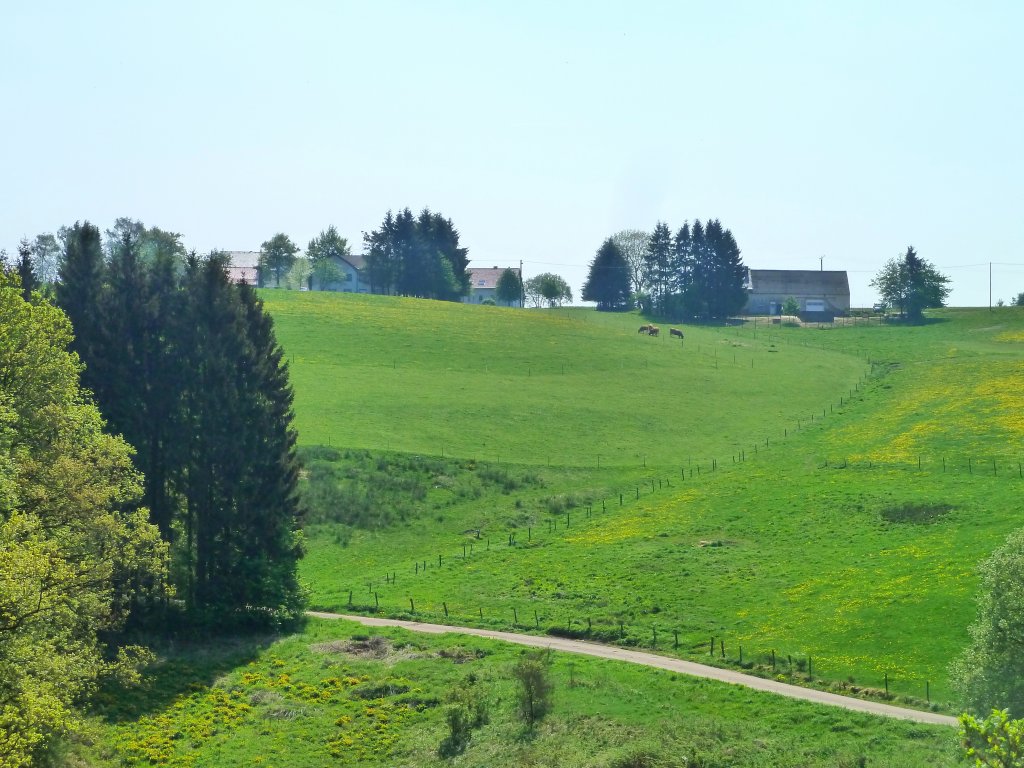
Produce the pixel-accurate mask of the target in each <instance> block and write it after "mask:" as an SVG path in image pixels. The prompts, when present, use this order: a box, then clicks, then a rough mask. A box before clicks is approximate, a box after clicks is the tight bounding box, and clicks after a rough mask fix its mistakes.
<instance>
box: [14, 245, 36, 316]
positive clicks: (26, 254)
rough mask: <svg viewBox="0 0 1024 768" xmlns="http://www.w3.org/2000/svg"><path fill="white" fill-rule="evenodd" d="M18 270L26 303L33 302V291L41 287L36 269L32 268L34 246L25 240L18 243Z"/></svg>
mask: <svg viewBox="0 0 1024 768" xmlns="http://www.w3.org/2000/svg"><path fill="white" fill-rule="evenodd" d="M16 269H17V272H18V277H20V278H21V295H22V296H23V297H24V299H25V301H31V300H32V291H34V290H36V289H37V288H38V287H39V280H38V279H37V278H36V272H35V268H34V267H33V266H32V244H31V243H30V242H29V241H28V240H26V239H24V238H23V239H22V241H21V242H20V243H18V262H17V264H16Z"/></svg>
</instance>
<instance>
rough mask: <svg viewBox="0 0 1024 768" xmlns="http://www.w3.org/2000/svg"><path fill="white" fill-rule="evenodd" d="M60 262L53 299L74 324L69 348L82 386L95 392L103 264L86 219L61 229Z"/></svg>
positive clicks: (95, 235)
mask: <svg viewBox="0 0 1024 768" xmlns="http://www.w3.org/2000/svg"><path fill="white" fill-rule="evenodd" d="M64 234H65V238H64V240H65V244H64V262H63V263H62V264H61V267H60V275H59V278H60V279H59V280H58V282H57V303H58V304H59V305H60V307H61V309H63V310H64V312H65V313H66V314H67V316H68V318H69V319H70V320H71V324H72V325H73V326H74V328H75V336H74V340H73V341H72V342H71V349H72V351H74V352H77V353H78V356H79V358H81V360H82V361H83V362H84V363H85V370H84V371H83V372H82V386H83V387H85V388H86V389H88V390H90V391H92V392H95V391H96V389H97V387H102V386H103V381H104V372H103V371H102V367H103V359H104V355H103V354H102V352H103V350H104V349H105V343H104V339H103V320H102V317H101V316H100V311H101V310H100V307H101V306H102V303H103V296H102V294H103V292H104V290H105V289H104V279H105V264H104V261H103V245H102V242H101V240H100V231H99V229H98V228H97V227H95V226H93V225H92V224H90V223H89V222H88V221H86V222H83V223H78V222H76V223H75V225H74V226H73V227H71V228H70V229H68V230H66V231H65V233H64Z"/></svg>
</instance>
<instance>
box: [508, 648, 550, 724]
mask: <svg viewBox="0 0 1024 768" xmlns="http://www.w3.org/2000/svg"><path fill="white" fill-rule="evenodd" d="M550 670H551V654H550V652H549V651H526V652H524V653H523V655H522V656H520V657H519V661H518V662H516V665H515V666H514V667H513V668H512V675H513V677H515V679H516V683H517V684H518V686H519V690H518V698H519V715H520V716H521V717H522V718H523V720H524V721H525V722H526V724H527V725H529V726H531V727H532V726H533V725H534V724H535V723H536V722H537V721H538V720H540V719H541V718H543V717H544V715H546V714H547V713H548V712H550V711H551V692H552V685H551V675H550Z"/></svg>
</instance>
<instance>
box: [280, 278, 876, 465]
mask: <svg viewBox="0 0 1024 768" xmlns="http://www.w3.org/2000/svg"><path fill="white" fill-rule="evenodd" d="M264 297H265V301H266V302H267V308H268V309H269V310H270V311H271V313H272V314H273V316H274V319H275V323H276V330H277V334H278V338H279V339H280V341H281V343H282V344H283V345H284V347H285V349H286V351H287V352H288V355H289V358H290V360H291V361H292V381H293V383H294V386H295V392H296V405H295V411H296V425H297V427H298V430H299V434H300V440H301V441H302V443H303V444H306V445H316V444H320V445H329V444H331V445H340V446H345V447H352V448H374V449H384V450H392V451H404V452H409V453H423V454H426V455H431V456H434V455H437V456H440V455H449V456H459V457H463V458H475V459H478V460H480V461H490V462H514V463H520V464H526V465H538V464H542V465H546V464H548V463H551V464H553V465H560V466H577V467H596V466H597V463H598V461H600V462H601V465H602V466H603V467H606V468H607V467H610V466H624V467H630V468H639V467H642V466H643V464H644V462H645V461H646V463H647V464H648V466H678V463H679V462H686V461H687V460H688V459H691V458H693V459H697V458H702V459H706V458H710V457H712V456H719V457H721V456H726V457H728V456H729V455H730V454H731V453H732V452H733V451H735V450H737V449H738V448H739V447H740V446H742V445H744V444H746V443H748V442H753V441H756V440H758V439H762V440H763V437H764V436H768V435H769V434H770V435H773V436H774V434H775V432H776V431H781V427H782V425H786V424H793V425H794V426H795V425H796V420H797V419H798V418H800V417H804V418H809V417H810V415H811V413H813V412H815V411H816V410H820V409H821V408H822V407H825V408H827V407H828V404H829V402H831V399H832V398H833V397H834V396H836V394H837V393H838V392H842V391H846V390H847V389H848V388H850V387H852V386H854V384H855V383H856V382H857V381H858V380H860V378H861V377H862V375H863V374H864V373H865V371H866V370H867V368H868V366H867V364H866V362H865V361H864V360H863V359H858V358H856V357H853V356H851V355H848V354H845V353H843V352H832V351H820V350H811V351H806V350H803V349H799V348H795V347H787V348H783V347H780V346H778V345H775V346H773V345H772V343H771V342H769V341H768V340H767V337H766V336H763V337H762V338H760V339H757V340H754V339H752V338H749V339H748V338H731V337H729V336H727V335H725V334H723V333H721V332H720V331H717V330H707V329H701V328H693V329H687V338H686V341H685V344H682V343H680V342H679V341H678V340H677V339H676V340H673V339H670V338H669V337H668V335H667V328H666V329H664V331H665V335H663V336H661V337H659V338H650V337H647V336H639V335H638V334H637V333H636V330H637V326H638V325H639V323H640V321H639V320H638V319H637V318H636V316H635V315H627V316H608V315H605V314H598V313H596V312H589V313H587V312H578V311H568V312H543V311H525V312H524V311H521V310H511V309H504V308H500V307H479V306H478V307H473V306H467V305H461V304H450V303H445V302H434V301H410V300H407V299H398V298H391V297H380V296H373V297H368V296H358V295H352V294H344V295H338V294H320V293H298V292H291V291H268V292H265V293H264ZM737 403H744V404H747V405H745V406H743V407H736V404H737ZM748 405H749V406H750V407H747V406H748ZM777 428H778V429H777ZM599 457H600V458H599Z"/></svg>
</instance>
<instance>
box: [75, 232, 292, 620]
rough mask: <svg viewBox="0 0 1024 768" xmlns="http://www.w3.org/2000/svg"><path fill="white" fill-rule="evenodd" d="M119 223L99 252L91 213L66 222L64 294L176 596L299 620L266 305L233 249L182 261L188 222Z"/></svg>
mask: <svg viewBox="0 0 1024 768" xmlns="http://www.w3.org/2000/svg"><path fill="white" fill-rule="evenodd" d="M152 233H156V236H153V235H152ZM108 234H109V235H110V240H109V241H108V251H109V261H108V263H107V264H104V263H103V260H102V256H101V251H100V247H99V232H98V230H96V228H95V227H92V226H91V225H89V224H85V225H77V224H76V225H75V227H74V228H73V229H71V230H69V233H68V238H67V254H66V257H65V261H64V266H63V269H62V280H61V282H60V284H59V285H58V300H59V301H60V302H61V303H62V305H63V307H64V309H65V310H66V312H67V313H68V315H69V317H70V319H71V321H72V324H73V326H74V327H75V330H76V334H77V337H76V338H77V341H76V351H78V352H79V354H80V355H81V357H82V359H83V361H84V362H85V365H86V373H87V378H86V381H87V383H88V385H89V386H90V387H91V389H92V390H93V392H94V394H95V396H96V400H97V402H98V404H99V406H100V409H101V411H102V412H103V414H104V415H105V417H106V419H107V422H108V425H109V428H110V429H111V431H114V432H116V433H120V434H123V435H124V436H125V437H126V438H127V439H128V440H129V441H130V442H131V443H132V444H133V445H135V446H136V449H137V453H136V464H137V466H138V467H139V469H141V470H142V472H143V473H144V475H145V496H144V502H145V504H146V506H148V507H149V510H150V515H151V519H152V521H153V522H154V523H155V524H156V525H157V527H158V528H159V529H160V532H161V534H162V536H163V537H164V538H165V539H166V540H167V541H169V542H170V543H171V553H172V559H173V563H174V567H173V569H172V579H173V580H174V582H175V584H176V587H177V593H178V596H179V597H180V598H181V599H182V601H183V603H184V606H185V607H186V608H187V609H188V611H189V612H190V613H192V614H193V615H196V616H198V615H201V614H209V615H213V614H214V613H215V612H220V613H221V616H220V617H219V618H218V622H219V623H221V624H230V623H232V622H233V621H235V620H236V619H237V620H240V621H246V622H251V621H252V620H253V618H254V617H255V619H256V621H257V622H258V623H263V624H265V623H267V622H271V623H278V622H281V621H286V620H289V619H293V618H296V617H297V616H298V615H299V613H300V611H301V607H302V598H301V594H300V590H299V588H298V582H297V579H296V574H295V571H296V564H297V561H298V558H299V557H300V555H301V549H300V547H299V539H298V538H297V528H298V509H299V507H298V494H297V483H298V465H297V460H296V458H295V447H294V446H295V432H294V430H293V429H292V427H291V416H292V414H291V403H292V393H291V388H290V385H289V383H288V373H287V366H286V365H285V363H284V361H283V355H282V352H281V349H280V347H279V345H278V344H277V342H276V340H275V337H274V333H273V328H272V325H271V321H270V318H269V316H268V315H266V313H264V312H263V309H262V304H261V302H260V301H259V299H257V298H256V295H255V293H254V292H253V291H252V290H251V289H250V288H248V287H246V286H235V285H233V284H231V283H229V282H228V279H227V273H226V266H227V265H226V260H225V258H224V257H223V256H222V255H219V254H211V255H210V257H208V258H206V259H200V258H199V257H197V256H195V255H194V254H193V255H190V256H188V257H187V258H186V259H185V260H184V263H183V262H182V261H181V259H180V258H179V255H178V248H177V246H176V243H177V235H173V234H171V233H162V232H161V231H160V230H146V229H145V228H144V227H143V226H142V224H141V223H140V222H133V221H131V220H129V219H119V220H118V224H117V226H116V227H115V229H114V230H112V231H111V232H109V233H108ZM144 253H145V254H146V256H147V258H146V260H145V261H144V260H143V259H142V255H143V254H144Z"/></svg>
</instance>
